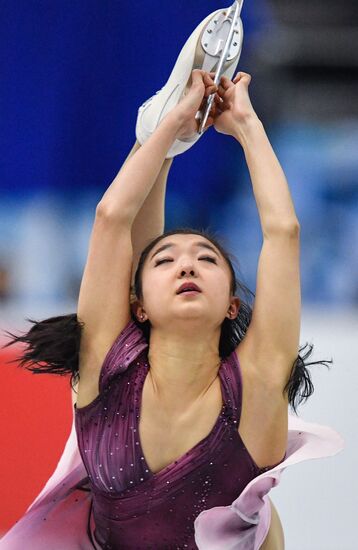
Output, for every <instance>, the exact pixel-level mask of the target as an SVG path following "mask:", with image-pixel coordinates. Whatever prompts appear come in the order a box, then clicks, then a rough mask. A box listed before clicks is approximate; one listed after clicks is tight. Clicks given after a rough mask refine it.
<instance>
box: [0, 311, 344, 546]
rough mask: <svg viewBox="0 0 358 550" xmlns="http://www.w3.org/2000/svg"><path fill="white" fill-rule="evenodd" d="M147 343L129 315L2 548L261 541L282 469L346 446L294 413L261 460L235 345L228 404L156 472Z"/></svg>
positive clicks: (226, 376) (226, 369) (226, 386)
mask: <svg viewBox="0 0 358 550" xmlns="http://www.w3.org/2000/svg"><path fill="white" fill-rule="evenodd" d="M147 352H148V344H147V342H146V340H145V338H144V335H143V333H142V331H141V329H140V328H139V327H138V326H137V325H136V323H135V322H134V321H132V320H131V321H130V322H129V323H128V324H127V326H126V327H125V328H124V329H123V330H122V331H121V332H120V333H119V335H118V337H117V338H116V340H115V342H114V343H113V345H112V346H111V349H110V350H109V352H108V354H107V356H106V358H105V360H104V363H103V365H102V368H101V372H100V377H99V395H98V396H97V397H96V398H95V399H94V401H92V402H91V403H90V404H88V405H86V406H85V407H81V408H77V407H76V405H75V406H74V422H73V425H72V430H71V434H70V437H69V439H68V441H67V444H66V447H65V450H64V453H63V455H62V457H61V459H60V462H59V464H58V466H57V468H56V471H55V472H54V474H53V476H52V477H51V478H50V480H49V481H48V482H47V484H46V486H45V487H44V489H43V490H42V492H41V493H40V495H39V496H38V497H37V499H36V500H35V501H34V502H33V503H32V505H31V506H30V507H29V508H28V510H27V512H26V514H25V515H24V516H23V517H22V518H21V519H20V520H19V521H18V522H17V523H16V524H15V525H14V526H13V527H12V529H10V531H9V532H8V533H7V534H6V535H5V536H4V537H3V538H2V539H1V540H0V549H3V548H4V549H5V548H6V549H9V550H15V549H17V548H20V545H25V546H26V548H29V549H32V548H33V549H34V550H35V549H36V550H45V549H48V548H51V550H63V549H64V548H66V550H78V549H83V550H90V549H93V548H95V549H102V548H103V549H106V550H107V549H108V550H109V549H113V550H115V549H120V550H134V549H137V548H138V549H145V550H146V549H148V550H150V549H153V550H175V549H184V548H187V549H197V548H199V549H200V550H201V549H205V550H229V549H230V550H236V549H237V550H258V549H259V548H260V546H261V544H262V542H263V540H264V539H265V537H266V534H267V532H268V529H269V526H270V519H271V517H270V513H271V508H270V503H269V499H268V496H267V494H268V492H269V491H270V489H271V488H272V487H274V486H276V485H277V484H278V483H279V481H280V476H281V473H282V471H283V470H284V469H285V468H286V467H287V466H288V465H290V464H294V463H297V462H300V461H302V460H307V459H310V458H319V457H324V456H332V455H335V454H337V453H338V452H339V451H341V450H342V449H343V447H344V440H343V439H342V437H341V436H340V434H338V433H337V432H336V431H334V430H332V429H331V428H330V427H328V426H322V425H319V424H313V423H308V422H305V421H303V420H302V419H299V418H296V417H294V416H293V415H290V414H289V433H288V445H287V448H286V453H285V456H284V457H283V459H282V460H281V461H280V462H279V463H278V464H276V465H272V466H267V467H266V468H259V467H258V466H257V464H256V463H255V461H254V460H253V458H252V457H251V455H250V453H249V452H248V450H247V449H246V448H245V445H244V443H243V441H242V439H241V437H240V435H239V433H238V425H239V420H240V414H241V397H242V377H241V371H240V364H239V361H238V358H237V355H236V352H235V351H233V352H232V353H231V354H230V355H229V356H228V357H226V358H225V359H222V361H221V364H220V368H219V372H218V375H219V378H220V383H221V391H222V398H223V406H222V410H221V412H220V414H219V415H218V418H217V420H216V422H215V424H214V426H213V428H212V430H211V431H210V433H209V434H208V435H207V436H206V437H205V438H204V439H202V440H201V441H199V442H198V443H197V444H196V445H195V446H194V447H193V448H192V449H190V450H189V451H188V452H187V453H185V454H184V455H183V456H181V457H179V458H178V459H177V460H175V461H174V462H173V463H171V464H169V465H168V466H167V467H165V468H163V469H162V470H161V471H159V472H158V473H153V472H151V470H150V468H149V466H148V464H147V463H146V460H145V456H144V454H143V450H142V447H141V442H140V438H139V430H138V425H139V418H140V410H141V397H142V390H143V385H144V381H145V377H146V376H147V374H148V370H149V368H150V365H149V363H148V356H147Z"/></svg>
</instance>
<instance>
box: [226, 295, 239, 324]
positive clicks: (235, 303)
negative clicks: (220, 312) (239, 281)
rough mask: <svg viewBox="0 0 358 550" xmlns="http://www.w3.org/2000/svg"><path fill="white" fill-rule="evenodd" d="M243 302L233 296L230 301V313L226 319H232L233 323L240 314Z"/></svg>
mask: <svg viewBox="0 0 358 550" xmlns="http://www.w3.org/2000/svg"><path fill="white" fill-rule="evenodd" d="M240 304H241V300H240V298H238V297H237V296H233V297H232V298H231V300H230V306H229V307H228V312H227V314H226V317H227V318H228V319H230V321H233V320H234V319H236V317H237V316H238V313H239V309H240Z"/></svg>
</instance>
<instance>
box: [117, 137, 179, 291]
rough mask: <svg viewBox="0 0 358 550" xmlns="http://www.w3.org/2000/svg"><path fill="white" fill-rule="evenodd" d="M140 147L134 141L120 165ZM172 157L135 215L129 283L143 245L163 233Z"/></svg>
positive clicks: (132, 230)
mask: <svg viewBox="0 0 358 550" xmlns="http://www.w3.org/2000/svg"><path fill="white" fill-rule="evenodd" d="M140 147H141V145H140V143H139V142H138V141H136V142H135V143H134V145H133V147H132V149H131V150H130V152H129V155H128V157H127V159H126V160H125V162H124V163H123V165H122V169H123V167H124V166H125V165H126V163H127V162H128V160H129V159H130V158H131V157H132V156H133V155H134V154H135V152H136V151H138V149H139V148H140ZM173 160H174V159H173V158H170V159H165V160H164V162H163V165H162V167H161V169H160V172H159V175H158V177H157V179H156V180H155V183H154V185H153V187H152V189H151V190H150V192H149V194H148V196H147V198H146V199H145V201H144V203H143V205H142V207H141V209H140V210H139V212H138V214H137V215H136V217H135V219H134V222H133V225H132V229H131V235H132V246H133V267H132V277H131V284H132V285H133V284H134V275H135V272H136V269H137V265H138V261H139V258H140V255H141V253H142V251H143V249H144V247H145V246H146V245H147V244H148V242H149V241H151V240H152V239H155V238H156V237H158V236H159V235H162V234H163V231H164V226H165V220H164V217H165V192H166V186H167V179H168V174H169V170H170V168H171V165H172V163H173Z"/></svg>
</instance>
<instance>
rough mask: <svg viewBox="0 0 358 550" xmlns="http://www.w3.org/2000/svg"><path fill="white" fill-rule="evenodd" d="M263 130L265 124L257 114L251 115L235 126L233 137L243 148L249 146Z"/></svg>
mask: <svg viewBox="0 0 358 550" xmlns="http://www.w3.org/2000/svg"><path fill="white" fill-rule="evenodd" d="M262 129H263V124H262V122H261V120H260V119H259V117H258V116H257V114H256V113H250V114H249V115H247V116H245V117H244V118H243V119H242V120H240V122H236V123H235V125H234V132H233V137H234V138H235V139H237V140H238V141H239V143H240V144H241V145H242V147H245V146H246V145H248V144H249V142H250V139H251V138H252V137H253V136H254V135H255V133H257V131H260V130H262Z"/></svg>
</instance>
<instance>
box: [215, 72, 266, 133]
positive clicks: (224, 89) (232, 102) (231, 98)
mask: <svg viewBox="0 0 358 550" xmlns="http://www.w3.org/2000/svg"><path fill="white" fill-rule="evenodd" d="M209 74H210V75H214V74H215V73H209ZM250 81H251V75H249V74H248V73H243V72H242V71H241V72H239V73H237V75H236V76H235V78H234V79H233V81H231V80H230V79H229V78H228V77H226V76H222V77H221V79H220V83H219V88H218V91H217V93H216V94H215V98H214V103H213V105H215V107H214V108H213V109H212V111H213V113H212V116H213V117H214V128H215V130H217V132H219V133H221V134H227V135H231V136H233V135H234V134H235V133H237V130H238V128H239V127H240V124H244V123H245V122H246V121H247V120H248V118H250V117H252V116H254V117H255V118H257V114H256V113H255V111H254V108H253V106H252V104H251V101H250V98H249V91H248V87H249V84H250Z"/></svg>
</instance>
